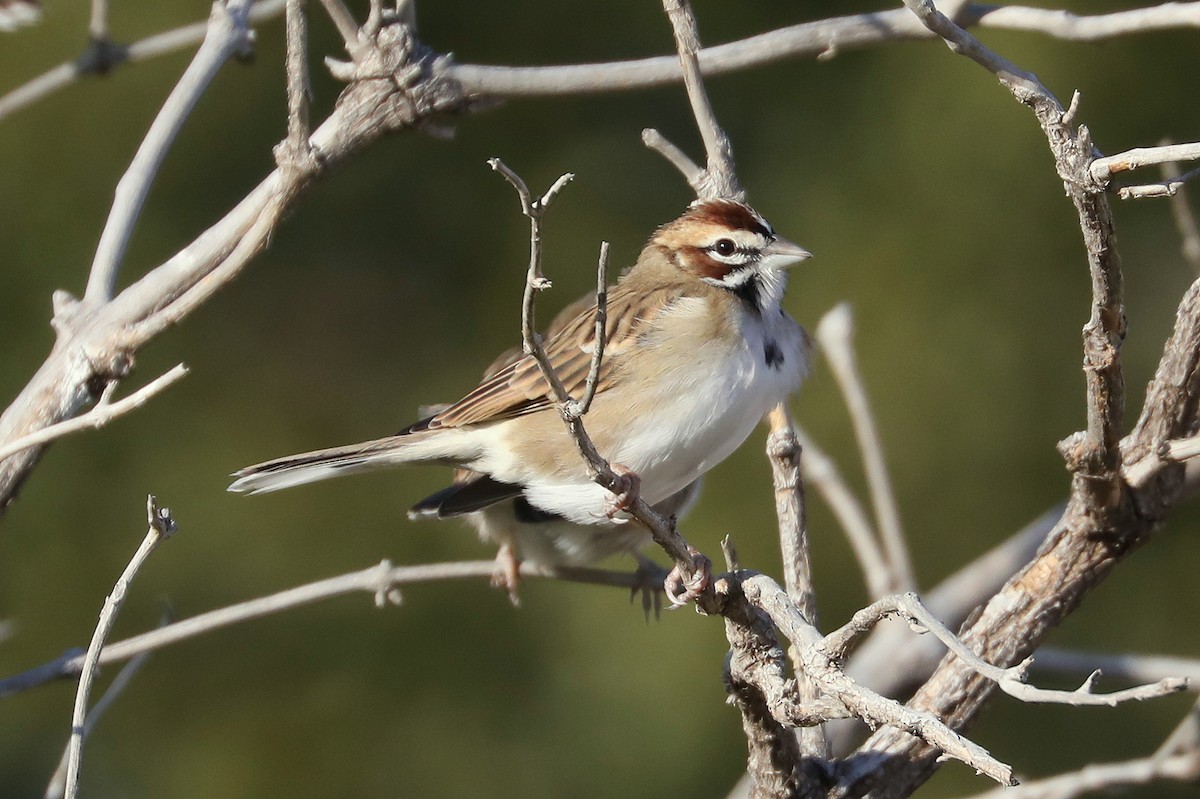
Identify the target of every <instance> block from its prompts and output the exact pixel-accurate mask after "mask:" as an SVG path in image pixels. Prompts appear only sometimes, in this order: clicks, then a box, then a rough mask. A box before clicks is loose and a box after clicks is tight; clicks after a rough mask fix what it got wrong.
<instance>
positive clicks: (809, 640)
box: [741, 574, 1014, 785]
mask: <svg viewBox="0 0 1200 799" xmlns="http://www.w3.org/2000/svg"><path fill="white" fill-rule="evenodd" d="M741 585H742V590H743V591H744V592H745V596H746V599H747V600H748V601H749V602H750V603H751V604H752V605H754V606H755V607H757V608H760V609H762V610H763V611H764V612H766V614H767V615H768V616H769V617H770V618H771V621H772V622H773V623H774V624H775V626H776V627H777V628H778V629H779V631H780V632H781V633H783V634H784V635H785V636H787V638H788V640H790V641H791V642H792V644H793V645H794V646H797V647H799V648H800V650H801V653H802V654H801V657H802V659H803V662H804V672H805V675H806V676H808V677H809V678H810V679H812V680H813V681H814V682H815V683H816V685H817V686H818V687H819V688H820V690H821V692H822V693H823V694H825V695H827V696H829V697H831V698H833V699H836V700H837V701H838V702H840V703H841V704H843V705H845V707H846V708H847V709H848V710H849V711H850V712H851V713H852V714H853V715H854V716H855V717H857V718H860V719H863V720H864V721H866V722H867V723H869V724H872V725H887V726H889V727H893V728H896V729H899V730H903V731H905V732H907V733H910V734H912V735H915V736H917V737H918V738H920V739H921V740H923V741H926V742H927V743H929V744H930V745H932V746H935V747H937V748H938V749H940V750H941V751H942V752H944V753H945V754H946V755H947V756H949V757H952V758H954V759H956V760H961V761H962V762H964V763H966V764H967V765H969V766H971V767H973V768H974V769H976V770H977V771H979V772H981V773H983V774H986V775H987V776H988V777H991V778H992V779H994V780H996V781H997V782H999V783H1000V784H1002V785H1012V784H1013V783H1014V780H1013V774H1012V769H1011V768H1010V767H1009V766H1007V765H1005V764H1004V763H1001V762H1000V761H998V760H997V759H996V758H994V757H992V756H991V755H990V754H988V752H987V751H986V750H985V749H983V748H982V747H980V746H979V745H978V744H975V743H973V742H972V741H970V740H968V739H967V738H965V737H964V736H962V735H959V734H958V733H956V732H954V731H953V730H951V729H950V728H949V727H947V726H946V725H945V724H943V723H942V722H941V721H939V720H938V719H937V718H936V717H935V716H933V715H931V714H929V713H924V712H921V711H917V710H913V709H912V708H908V707H905V706H903V705H901V704H899V703H898V702H895V701H893V700H891V699H888V698H886V697H883V696H880V695H879V694H876V693H875V692H873V691H870V690H868V689H866V688H863V687H862V686H860V685H858V684H856V683H855V682H853V681H852V680H851V679H850V678H849V677H847V676H846V675H845V673H844V672H842V670H841V669H839V668H838V667H837V666H836V665H835V663H834V660H833V657H832V650H831V648H830V647H829V646H827V643H826V641H827V639H823V638H822V637H821V634H820V633H819V632H818V631H817V629H816V628H815V627H813V626H812V625H810V624H808V622H807V621H806V620H805V618H804V616H803V615H801V614H800V612H799V611H798V610H797V609H796V608H795V606H794V605H793V604H792V603H791V601H790V600H789V599H788V597H787V593H786V592H785V591H784V590H783V589H782V588H780V587H779V586H778V585H777V584H776V583H775V581H774V580H771V579H770V578H769V577H766V576H765V575H761V574H756V575H751V576H748V577H746V578H744V579H743V580H742V581H741ZM864 767H866V766H865V765H864Z"/></svg>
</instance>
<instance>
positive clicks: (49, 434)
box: [0, 364, 188, 461]
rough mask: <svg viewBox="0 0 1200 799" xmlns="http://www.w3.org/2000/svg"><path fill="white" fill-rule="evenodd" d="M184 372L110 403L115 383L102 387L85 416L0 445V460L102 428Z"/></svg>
mask: <svg viewBox="0 0 1200 799" xmlns="http://www.w3.org/2000/svg"><path fill="white" fill-rule="evenodd" d="M187 373H188V369H187V367H186V366H184V365H183V364H179V365H178V366H176V367H175V368H173V369H171V370H170V371H169V372H167V373H166V374H163V375H160V376H159V377H157V378H155V379H154V380H152V381H150V382H149V383H147V384H146V385H144V386H142V387H141V388H139V389H138V390H137V391H135V392H133V393H132V394H130V395H129V396H128V397H124V398H122V399H119V400H117V401H116V402H113V401H112V395H113V392H114V391H115V390H116V388H117V382H116V381H115V380H114V381H113V382H111V383H109V384H108V385H107V386H105V388H104V393H103V394H101V395H100V399H99V401H97V402H96V405H95V406H94V407H93V408H92V409H91V410H89V411H87V412H86V413H84V414H82V415H80V416H76V417H75V418H74V419H68V420H66V421H63V422H59V423H58V424H53V425H50V426H49V427H43V428H42V429H41V430H38V431H37V432H36V433H30V434H29V435H27V436H22V437H21V438H18V439H16V440H15V441H11V442H9V443H8V444H5V445H3V446H0V461H2V460H4V459H5V458H7V457H9V456H11V455H15V454H17V453H18V452H20V451H21V450H25V449H29V448H30V447H40V446H42V445H44V444H48V443H50V442H51V441H54V440H56V439H59V438H62V437H63V436H67V435H70V434H71V433H75V432H78V431H79V430H87V429H99V428H101V427H104V425H106V424H108V423H109V422H111V421H112V420H113V419H116V418H117V417H118V416H122V415H124V414H126V413H129V412H130V411H133V410H137V409H138V408H140V407H142V406H143V405H145V404H146V403H147V402H148V401H149V400H150V398H151V397H153V396H155V395H156V394H159V393H161V392H163V391H165V390H166V389H168V388H169V387H170V386H171V385H173V384H174V383H176V382H178V381H179V380H181V379H182V378H183V377H184V376H185V375H186V374H187Z"/></svg>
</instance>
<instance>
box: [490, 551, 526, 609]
mask: <svg viewBox="0 0 1200 799" xmlns="http://www.w3.org/2000/svg"><path fill="white" fill-rule="evenodd" d="M520 586H521V559H520V558H518V557H517V551H516V549H515V548H514V547H513V546H512V544H509V543H504V544H501V545H500V550H499V551H498V552H497V553H496V569H495V571H493V572H492V587H493V588H503V589H504V590H505V591H507V592H508V601H509V602H511V603H512V604H513V607H514V608H519V607H521V595H520V592H519V590H518V589H519V588H520Z"/></svg>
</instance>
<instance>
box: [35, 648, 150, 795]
mask: <svg viewBox="0 0 1200 799" xmlns="http://www.w3.org/2000/svg"><path fill="white" fill-rule="evenodd" d="M149 659H150V653H149V652H143V653H142V654H140V655H138V656H137V657H135V658H133V659H132V660H130V661H129V662H128V663H126V664H125V665H124V666H122V667H121V670H120V671H119V672H117V676H116V677H114V678H113V681H112V682H111V683H109V685H108V688H106V689H105V691H104V695H103V696H101V697H100V698H99V699H98V700H96V704H94V705H92V709H91V711H90V712H89V713H88V714H87V720H86V721H85V722H84V724H83V739H84V740H85V741H86V740H87V737H88V736H89V735H91V734H92V730H94V729H95V728H96V724H97V723H98V722H99V721H100V718H101V717H102V716H103V715H104V712H105V711H106V710H108V709H109V708H110V707H112V705H113V704H114V703H115V702H116V700H117V698H118V697H119V696H120V695H121V694H122V693H124V691H125V689H126V688H128V687H129V684H130V683H131V682H133V678H134V676H135V675H136V674H137V673H138V671H139V670H141V668H142V666H143V665H145V663H146V661H147V660H149ZM70 762H71V745H70V739H68V742H67V746H66V747H65V748H64V749H63V753H62V757H61V758H59V761H58V768H56V769H55V770H54V774H53V775H52V776H51V777H50V782H49V784H48V785H47V786H46V794H45V796H46V799H62V797H63V795H64V794H65V793H66V790H67V765H68V764H69V763H70Z"/></svg>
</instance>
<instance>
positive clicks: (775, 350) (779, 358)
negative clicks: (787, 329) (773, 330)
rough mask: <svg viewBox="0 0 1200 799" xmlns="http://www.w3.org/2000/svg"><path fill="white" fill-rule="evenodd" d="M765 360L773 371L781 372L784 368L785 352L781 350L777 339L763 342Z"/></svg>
mask: <svg viewBox="0 0 1200 799" xmlns="http://www.w3.org/2000/svg"><path fill="white" fill-rule="evenodd" d="M763 360H764V361H766V363H767V366H769V367H770V368H772V369H775V370H779V369H781V368H782V367H783V361H784V357H783V350H781V349H779V345H778V344H776V343H775V339H773V338H769V339H767V340H766V341H765V342H763Z"/></svg>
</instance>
